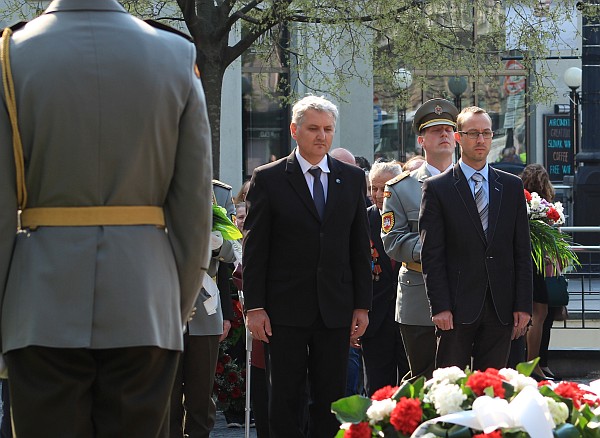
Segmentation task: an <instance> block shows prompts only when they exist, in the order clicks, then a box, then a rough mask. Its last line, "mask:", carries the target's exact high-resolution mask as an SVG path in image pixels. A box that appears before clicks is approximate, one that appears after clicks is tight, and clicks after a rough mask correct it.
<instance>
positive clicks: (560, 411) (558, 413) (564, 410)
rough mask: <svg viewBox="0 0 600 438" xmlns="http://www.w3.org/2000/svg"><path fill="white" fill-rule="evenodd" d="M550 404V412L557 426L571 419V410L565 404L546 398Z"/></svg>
mask: <svg viewBox="0 0 600 438" xmlns="http://www.w3.org/2000/svg"><path fill="white" fill-rule="evenodd" d="M544 398H545V399H546V402H547V403H548V411H550V415H552V420H553V421H554V424H556V425H557V426H558V425H560V424H563V423H564V422H566V421H567V418H569V408H568V407H567V405H566V404H564V403H563V402H557V401H556V400H554V399H553V398H551V397H544Z"/></svg>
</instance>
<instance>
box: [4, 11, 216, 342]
mask: <svg viewBox="0 0 600 438" xmlns="http://www.w3.org/2000/svg"><path fill="white" fill-rule="evenodd" d="M195 59H196V51H195V48H194V46H193V45H192V44H191V43H189V42H187V41H185V39H183V38H181V37H179V36H177V35H175V34H172V33H170V32H166V31H161V30H157V29H155V28H153V27H151V26H149V25H147V24H145V23H144V22H142V21H140V20H138V19H136V18H134V17H132V16H131V15H129V14H128V13H127V12H126V11H125V10H124V9H123V8H122V7H121V6H120V5H119V4H118V3H117V2H116V1H115V0H57V1H54V2H53V3H52V4H51V5H50V6H49V8H48V9H47V10H46V12H45V13H44V14H43V15H41V16H40V17H39V18H37V19H35V20H33V21H31V22H30V23H28V24H27V25H26V26H25V27H24V28H22V29H21V30H19V31H17V32H15V34H14V36H13V38H12V42H11V61H12V70H13V75H14V82H15V88H16V98H17V107H18V111H19V124H20V128H21V134H22V138H23V149H24V155H25V168H26V185H27V188H28V192H29V200H28V206H30V207H42V206H97V205H156V206H163V207H164V211H165V217H166V222H167V228H168V233H167V232H165V230H162V229H159V228H157V227H155V226H149V225H144V226H92V227H41V228H39V229H37V231H31V232H26V233H20V234H19V235H17V236H16V237H15V230H16V227H17V223H16V207H17V201H16V195H15V165H14V160H13V152H12V150H11V148H10V144H11V135H12V134H11V128H10V124H9V121H8V116H7V113H6V111H5V105H1V109H0V144H2V145H3V147H2V148H0V210H2V211H3V214H2V215H0V302H2V304H3V307H2V313H1V327H2V333H1V334H2V343H3V351H5V352H6V351H8V350H12V349H17V348H21V347H26V346H29V345H41V346H49V347H67V348H71V347H83V348H115V347H129V346H140V345H149V346H158V347H162V348H166V349H173V350H181V349H182V346H183V345H182V327H183V321H184V320H187V318H188V316H189V313H190V312H191V309H192V307H193V304H194V301H195V299H196V296H197V293H198V291H199V287H200V283H201V279H202V276H203V275H204V273H203V271H202V269H203V268H204V269H206V267H207V266H206V265H207V260H208V233H209V230H210V223H211V216H212V212H211V209H210V186H211V175H212V169H211V156H210V128H209V124H208V117H207V112H206V104H205V99H204V93H203V91H202V86H201V83H200V80H199V79H198V77H197V76H196V75H195V74H194V63H195ZM1 97H2V99H4V93H3V92H2V95H1ZM11 212H12V214H11Z"/></svg>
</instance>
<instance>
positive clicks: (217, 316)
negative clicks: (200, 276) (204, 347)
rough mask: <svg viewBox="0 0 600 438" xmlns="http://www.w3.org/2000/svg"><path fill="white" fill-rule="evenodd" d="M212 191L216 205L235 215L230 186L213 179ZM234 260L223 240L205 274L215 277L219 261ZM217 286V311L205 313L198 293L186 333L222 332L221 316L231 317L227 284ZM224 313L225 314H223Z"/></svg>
mask: <svg viewBox="0 0 600 438" xmlns="http://www.w3.org/2000/svg"><path fill="white" fill-rule="evenodd" d="M213 193H214V195H215V201H216V203H217V205H220V206H221V207H223V208H224V209H225V210H227V216H228V217H229V218H232V217H233V216H234V215H235V206H234V205H233V199H232V196H231V187H230V186H228V185H227V184H224V183H222V182H221V181H217V180H213ZM234 261H235V256H234V253H233V246H232V243H231V241H230V240H223V245H221V247H220V248H219V249H218V250H216V251H213V254H212V257H211V259H210V264H209V266H208V271H206V275H209V276H211V277H215V276H216V275H217V272H218V270H219V265H220V264H221V263H233V262H234ZM218 286H219V292H220V294H219V300H218V302H217V311H216V312H215V313H213V314H212V315H209V314H207V313H206V309H205V308H204V304H203V300H204V297H203V295H202V294H200V295H198V298H197V299H196V305H195V306H196V315H195V316H194V317H193V318H192V320H191V321H189V322H188V333H189V334H190V335H191V336H206V335H220V334H222V333H223V319H224V318H223V317H224V316H225V317H226V318H225V319H231V318H233V315H232V313H233V309H232V305H231V297H230V296H229V288H228V287H227V286H228V285H227V284H224V285H221V284H219V285H218ZM226 287H227V288H226ZM225 313H227V315H224V314H225Z"/></svg>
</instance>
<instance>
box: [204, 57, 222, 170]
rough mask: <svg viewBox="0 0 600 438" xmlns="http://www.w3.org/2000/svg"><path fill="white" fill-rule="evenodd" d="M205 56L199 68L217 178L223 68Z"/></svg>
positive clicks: (219, 157)
mask: <svg viewBox="0 0 600 438" xmlns="http://www.w3.org/2000/svg"><path fill="white" fill-rule="evenodd" d="M204 58H205V61H206V62H204V63H203V66H202V67H201V70H200V77H201V78H202V86H203V87H204V94H205V95H206V106H207V110H208V120H209V122H210V129H211V140H212V163H213V178H215V179H218V178H219V173H220V168H219V167H220V163H221V91H222V89H223V69H222V67H221V66H220V65H217V63H216V62H215V61H213V60H211V59H209V58H206V57H204Z"/></svg>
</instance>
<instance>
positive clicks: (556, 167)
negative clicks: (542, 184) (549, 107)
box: [544, 114, 575, 182]
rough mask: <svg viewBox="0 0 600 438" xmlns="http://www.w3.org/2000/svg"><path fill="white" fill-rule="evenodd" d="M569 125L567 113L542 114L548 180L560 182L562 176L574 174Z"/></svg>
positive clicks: (573, 154)
mask: <svg viewBox="0 0 600 438" xmlns="http://www.w3.org/2000/svg"><path fill="white" fill-rule="evenodd" d="M571 125H572V123H571V118H570V117H569V116H568V115H557V114H545V115H544V155H545V158H546V160H545V163H546V170H547V171H548V175H549V176H550V181H554V182H557V181H560V182H562V180H563V177H564V176H566V175H574V174H575V153H574V148H573V144H571V143H572V140H571V129H572V126H571Z"/></svg>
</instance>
